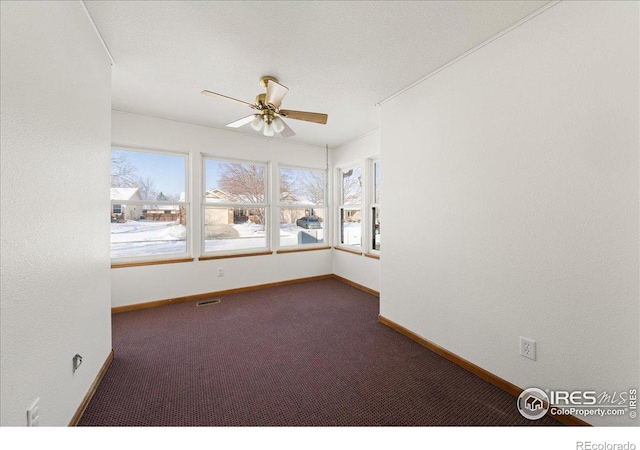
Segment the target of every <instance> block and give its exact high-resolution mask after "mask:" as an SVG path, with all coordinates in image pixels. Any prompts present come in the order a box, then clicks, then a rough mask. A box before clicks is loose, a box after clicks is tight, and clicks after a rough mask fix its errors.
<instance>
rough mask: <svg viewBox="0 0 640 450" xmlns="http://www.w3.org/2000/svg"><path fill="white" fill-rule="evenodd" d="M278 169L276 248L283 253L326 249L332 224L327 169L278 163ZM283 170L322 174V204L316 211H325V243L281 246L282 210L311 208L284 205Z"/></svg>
mask: <svg viewBox="0 0 640 450" xmlns="http://www.w3.org/2000/svg"><path fill="white" fill-rule="evenodd" d="M276 169H277V177H276V180H275V185H274V195H277V197H278V200H277V205H276V207H275V208H274V214H275V215H276V216H277V217H275V218H274V224H276V223H277V225H278V226H277V227H275V226H274V230H275V229H276V228H277V232H276V231H274V234H275V237H274V243H275V244H276V247H277V249H278V251H282V252H288V251H292V252H293V251H298V250H314V249H318V248H326V247H327V246H328V245H329V244H328V242H329V236H330V232H331V230H330V226H329V225H330V223H331V221H330V220H329V217H328V216H329V206H328V204H327V203H328V202H327V199H328V192H327V191H328V189H327V187H328V186H327V182H328V179H327V178H328V174H327V169H326V168H323V169H320V168H317V167H303V166H296V165H291V164H283V163H278V164H277V165H276ZM281 169H292V170H301V171H309V172H319V173H321V174H322V204H320V205H315V206H316V207H317V208H316V209H322V210H324V215H325V217H324V221H323V228H322V230H323V231H322V234H323V239H322V240H323V242H318V243H315V244H296V245H285V246H283V245H281V244H280V237H281V236H280V212H281V211H282V209H305V208H309V205H303V204H295V203H288V204H283V203H282V196H281V192H280V170H281Z"/></svg>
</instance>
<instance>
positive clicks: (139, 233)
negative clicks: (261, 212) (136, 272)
mask: <svg viewBox="0 0 640 450" xmlns="http://www.w3.org/2000/svg"><path fill="white" fill-rule="evenodd" d="M233 228H234V229H235V230H236V231H237V232H238V235H239V237H237V238H229V239H208V240H206V241H205V252H214V251H220V250H244V249H249V248H266V246H267V239H266V236H265V231H264V230H263V229H262V226H261V225H260V224H255V223H244V224H235V225H233ZM323 231H324V230H305V229H304V228H300V227H298V226H296V225H295V224H283V225H281V226H280V246H281V247H286V246H292V245H298V240H299V233H300V232H308V234H310V235H313V236H316V237H317V238H318V239H322V237H323ZM186 236H187V230H186V228H185V226H184V225H180V224H177V223H175V222H146V221H129V222H126V223H112V224H111V257H112V258H127V257H140V256H154V255H166V254H172V253H186V251H187V243H186Z"/></svg>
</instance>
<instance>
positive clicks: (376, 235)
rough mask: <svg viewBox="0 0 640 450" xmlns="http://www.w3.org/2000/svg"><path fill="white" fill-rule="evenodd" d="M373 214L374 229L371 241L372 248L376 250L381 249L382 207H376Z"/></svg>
mask: <svg viewBox="0 0 640 450" xmlns="http://www.w3.org/2000/svg"><path fill="white" fill-rule="evenodd" d="M371 216H372V217H373V229H372V230H371V236H373V239H372V242H371V248H373V249H374V250H380V208H379V207H374V208H373V211H372V214H371Z"/></svg>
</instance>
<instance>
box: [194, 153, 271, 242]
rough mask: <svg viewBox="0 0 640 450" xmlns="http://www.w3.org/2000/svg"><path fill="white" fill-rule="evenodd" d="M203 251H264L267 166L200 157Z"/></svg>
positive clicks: (267, 213)
mask: <svg viewBox="0 0 640 450" xmlns="http://www.w3.org/2000/svg"><path fill="white" fill-rule="evenodd" d="M203 166H204V183H205V189H204V198H203V233H204V239H203V243H204V244H203V246H204V248H203V253H216V252H218V253H219V252H226V253H229V252H231V253H233V252H236V253H237V252H245V251H247V250H256V249H262V250H267V249H268V247H269V245H268V240H267V236H268V225H269V224H268V217H269V206H268V201H267V194H266V193H267V173H268V171H267V165H266V164H264V163H256V162H241V161H227V160H220V159H213V158H204V163H203Z"/></svg>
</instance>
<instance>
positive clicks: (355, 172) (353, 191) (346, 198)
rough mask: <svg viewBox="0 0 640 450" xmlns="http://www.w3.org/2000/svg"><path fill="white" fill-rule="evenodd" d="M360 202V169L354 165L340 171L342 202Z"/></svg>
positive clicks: (350, 203) (348, 203)
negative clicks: (351, 167) (352, 167)
mask: <svg viewBox="0 0 640 450" xmlns="http://www.w3.org/2000/svg"><path fill="white" fill-rule="evenodd" d="M360 203H362V169H360V168H359V167H356V168H354V169H350V170H348V171H343V172H342V204H343V205H359V204H360Z"/></svg>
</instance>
